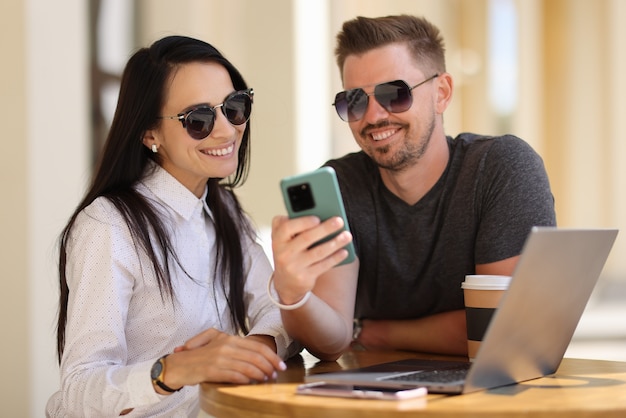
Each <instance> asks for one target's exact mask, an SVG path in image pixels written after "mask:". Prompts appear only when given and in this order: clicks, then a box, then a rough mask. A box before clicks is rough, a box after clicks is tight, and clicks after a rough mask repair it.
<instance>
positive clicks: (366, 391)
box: [296, 382, 428, 400]
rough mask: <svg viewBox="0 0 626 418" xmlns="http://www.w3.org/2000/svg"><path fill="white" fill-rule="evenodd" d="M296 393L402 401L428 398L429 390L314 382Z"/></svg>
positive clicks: (299, 388) (301, 386)
mask: <svg viewBox="0 0 626 418" xmlns="http://www.w3.org/2000/svg"><path fill="white" fill-rule="evenodd" d="M296 393H297V394H299V395H318V396H337V397H341V398H360V399H381V400H401V399H413V398H419V397H423V396H426V395H427V394H428V390H427V389H426V388H425V387H417V388H410V389H406V388H404V389H397V388H396V389H394V388H386V387H380V386H367V385H365V386H364V385H348V384H336V383H326V382H314V383H305V384H302V385H299V386H298V387H297V389H296Z"/></svg>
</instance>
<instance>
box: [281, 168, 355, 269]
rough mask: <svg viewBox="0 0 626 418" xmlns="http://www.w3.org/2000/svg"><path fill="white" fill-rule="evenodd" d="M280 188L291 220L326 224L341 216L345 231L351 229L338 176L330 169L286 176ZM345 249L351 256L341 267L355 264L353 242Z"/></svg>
mask: <svg viewBox="0 0 626 418" xmlns="http://www.w3.org/2000/svg"><path fill="white" fill-rule="evenodd" d="M280 187H281V190H282V195H283V199H284V201H285V207H286V208H287V213H288V215H289V217H290V218H296V217H300V216H308V215H315V216H317V217H319V218H320V219H321V220H322V221H325V220H326V219H328V218H331V217H333V216H339V217H341V218H343V225H344V226H343V230H345V231H349V230H350V228H349V226H348V218H347V217H346V211H345V209H344V206H343V199H342V197H341V192H340V190H339V184H338V183H337V175H336V174H335V170H333V169H332V168H331V167H321V168H319V169H317V170H314V171H311V172H308V173H304V174H298V175H295V176H292V177H286V178H284V179H282V180H281V182H280ZM335 235H337V234H333V235H330V236H328V237H326V238H325V239H323V240H321V241H319V242H318V243H316V244H314V245H317V244H319V243H322V242H324V241H327V240H328V239H330V238H332V237H334V236H335ZM345 248H346V249H347V250H348V257H347V258H346V259H345V260H343V261H342V262H341V263H339V265H341V264H347V263H351V262H352V261H354V258H355V253H354V245H353V243H352V242H350V243H349V244H348V245H346V246H345Z"/></svg>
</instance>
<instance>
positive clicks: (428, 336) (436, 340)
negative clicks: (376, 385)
mask: <svg viewBox="0 0 626 418" xmlns="http://www.w3.org/2000/svg"><path fill="white" fill-rule="evenodd" d="M518 260H519V256H515V257H511V258H507V259H505V260H500V261H497V262H494V263H488V264H480V265H476V274H494V275H503V276H510V275H512V274H513V270H515V266H516V265H517V261H518ZM361 326H362V329H361V333H360V334H359V338H358V343H359V344H361V345H363V346H364V347H366V348H382V349H395V350H411V351H421V352H429V353H440V354H453V355H467V330H466V324H465V311H464V310H456V311H449V312H442V313H439V314H435V315H431V316H427V317H423V318H419V319H410V320H396V321H393V320H363V321H362V323H361Z"/></svg>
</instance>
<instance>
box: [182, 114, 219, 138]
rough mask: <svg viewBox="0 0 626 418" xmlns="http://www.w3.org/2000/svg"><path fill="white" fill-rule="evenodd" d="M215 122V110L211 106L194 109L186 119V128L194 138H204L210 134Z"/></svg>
mask: <svg viewBox="0 0 626 418" xmlns="http://www.w3.org/2000/svg"><path fill="white" fill-rule="evenodd" d="M214 124H215V112H214V111H213V109H209V108H200V109H195V110H192V111H191V112H190V113H189V114H188V115H187V118H186V119H185V128H187V133H189V136H191V137H192V138H193V139H204V138H206V137H207V136H209V134H210V133H211V131H212V130H213V125H214Z"/></svg>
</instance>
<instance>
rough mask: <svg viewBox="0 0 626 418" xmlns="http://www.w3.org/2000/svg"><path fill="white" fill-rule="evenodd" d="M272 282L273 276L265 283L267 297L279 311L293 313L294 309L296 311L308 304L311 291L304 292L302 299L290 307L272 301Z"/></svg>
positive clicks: (274, 300)
mask: <svg viewBox="0 0 626 418" xmlns="http://www.w3.org/2000/svg"><path fill="white" fill-rule="evenodd" d="M273 281H274V276H271V277H270V279H269V280H268V281H267V296H268V297H269V298H270V301H271V302H272V303H273V304H274V305H276V306H278V307H279V308H280V309H282V310H284V311H293V310H294V309H298V308H301V307H302V306H303V305H304V304H305V303H307V302H308V300H309V298H310V297H311V291H310V290H309V291H308V292H306V293H305V294H304V296H303V297H302V299H300V300H299V301H298V302H296V303H294V304H292V305H284V304H282V303H280V302H279V301H277V300H276V299H274V296H272V289H271V287H272V282H273Z"/></svg>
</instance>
